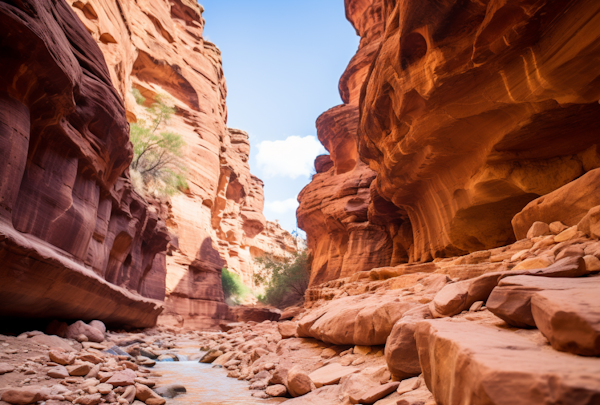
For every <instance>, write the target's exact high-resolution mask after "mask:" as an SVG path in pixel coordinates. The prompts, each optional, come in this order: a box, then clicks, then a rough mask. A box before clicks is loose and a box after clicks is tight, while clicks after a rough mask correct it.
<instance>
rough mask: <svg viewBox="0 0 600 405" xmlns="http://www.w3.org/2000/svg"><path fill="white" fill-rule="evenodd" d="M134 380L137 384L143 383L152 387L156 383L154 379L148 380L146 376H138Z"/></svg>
mask: <svg viewBox="0 0 600 405" xmlns="http://www.w3.org/2000/svg"><path fill="white" fill-rule="evenodd" d="M134 381H135V382H136V383H138V384H144V385H145V386H148V387H150V388H152V387H154V386H155V385H156V383H155V382H154V381H152V380H149V379H147V378H140V377H138V378H136V379H135V380H134Z"/></svg>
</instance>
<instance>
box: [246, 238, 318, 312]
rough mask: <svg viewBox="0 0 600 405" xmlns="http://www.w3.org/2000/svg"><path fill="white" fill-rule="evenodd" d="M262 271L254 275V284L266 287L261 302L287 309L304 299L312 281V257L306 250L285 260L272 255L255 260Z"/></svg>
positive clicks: (260, 298)
mask: <svg viewBox="0 0 600 405" xmlns="http://www.w3.org/2000/svg"><path fill="white" fill-rule="evenodd" d="M255 261H256V263H257V264H258V267H259V268H260V270H258V271H256V272H255V273H254V283H255V284H257V285H266V288H265V294H264V296H261V297H259V300H260V301H261V302H263V303H265V304H269V305H274V306H276V307H282V308H283V307H286V306H289V305H292V304H295V303H297V302H298V301H301V300H302V299H304V292H305V291H306V289H307V288H308V282H309V279H310V262H311V260H310V256H309V255H308V252H307V251H306V250H303V251H301V252H297V253H294V254H293V255H292V256H291V257H289V258H287V259H285V260H283V261H282V260H280V259H279V260H278V259H276V258H274V257H273V256H270V255H265V256H261V257H258V258H256V259H255Z"/></svg>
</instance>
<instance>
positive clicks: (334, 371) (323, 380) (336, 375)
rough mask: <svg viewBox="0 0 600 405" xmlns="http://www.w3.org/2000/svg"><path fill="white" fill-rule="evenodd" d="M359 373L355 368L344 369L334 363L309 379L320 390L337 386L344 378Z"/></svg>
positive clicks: (314, 373)
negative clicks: (327, 386) (324, 387)
mask: <svg viewBox="0 0 600 405" xmlns="http://www.w3.org/2000/svg"><path fill="white" fill-rule="evenodd" d="M359 371H360V370H359V369H358V368H355V367H344V366H342V365H340V364H337V363H332V364H329V365H327V366H325V367H321V368H319V369H317V370H315V371H313V372H312V373H310V374H309V375H308V377H309V378H310V379H311V381H312V382H313V383H314V384H315V387H317V388H320V387H322V386H324V385H332V384H337V383H339V382H340V380H341V379H342V378H343V377H345V376H347V375H350V374H354V373H357V372H359ZM288 379H289V376H288Z"/></svg>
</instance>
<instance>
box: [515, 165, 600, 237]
mask: <svg viewBox="0 0 600 405" xmlns="http://www.w3.org/2000/svg"><path fill="white" fill-rule="evenodd" d="M599 191H600V169H595V170H591V171H589V172H588V173H586V174H584V175H583V176H581V177H580V178H578V179H577V180H574V181H572V182H570V183H568V184H566V185H564V186H562V187H560V188H559V189H557V190H554V191H553V192H551V193H548V194H546V195H544V196H542V197H540V198H538V199H535V200H533V201H531V202H530V203H529V204H527V205H526V206H525V208H523V210H521V212H519V213H518V214H517V215H515V217H514V218H513V220H512V225H513V229H514V231H515V235H517V239H522V238H525V237H526V236H527V231H528V230H529V229H530V228H531V226H532V225H533V224H534V223H535V222H536V221H541V222H545V223H547V224H550V223H552V222H555V221H560V222H562V223H563V224H565V225H567V226H574V225H577V223H578V222H579V221H581V220H582V219H583V217H585V216H586V214H587V213H588V212H589V211H590V209H592V208H593V207H596V206H598V205H600V192H599Z"/></svg>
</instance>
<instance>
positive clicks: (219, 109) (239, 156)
mask: <svg viewBox="0 0 600 405" xmlns="http://www.w3.org/2000/svg"><path fill="white" fill-rule="evenodd" d="M68 2H69V3H70V4H71V5H72V7H73V10H74V11H75V12H76V13H77V15H78V16H79V18H80V19H81V21H82V22H83V24H84V25H85V27H86V28H87V30H88V31H89V33H90V34H91V35H92V37H93V38H94V39H95V40H96V42H97V43H98V45H99V46H100V49H101V50H102V52H103V53H104V55H105V57H106V60H107V63H108V66H109V71H110V77H111V80H112V82H113V83H114V85H115V87H116V88H117V89H118V91H119V95H120V96H121V97H122V98H123V99H124V100H125V107H126V109H127V118H128V120H129V121H130V122H135V121H136V120H137V119H138V118H140V117H143V114H144V108H145V107H147V106H148V105H150V104H151V103H152V102H153V101H154V100H155V97H156V95H158V94H161V95H166V96H167V98H168V101H169V102H170V103H171V104H173V105H174V107H175V109H176V112H175V114H174V115H173V116H172V118H171V119H170V121H169V122H168V130H169V131H171V132H174V133H177V134H180V135H181V136H182V138H183V140H184V141H185V143H186V146H185V148H184V149H185V152H184V157H183V161H184V164H185V166H186V168H187V173H186V175H187V182H188V185H189V189H187V190H185V193H184V194H179V195H177V196H174V197H173V198H171V199H170V200H169V201H166V202H165V201H163V202H162V203H159V204H157V205H158V206H159V210H160V211H161V212H162V213H164V215H165V216H166V217H167V218H168V219H167V225H168V228H169V231H170V232H171V233H172V234H173V241H172V243H171V246H170V248H169V250H168V254H167V257H166V260H167V269H168V273H167V282H166V290H167V298H166V305H167V311H166V314H167V316H166V317H164V318H161V319H162V321H164V322H165V323H168V324H176V325H180V326H181V325H185V326H189V327H214V326H216V325H217V324H218V322H219V320H222V319H225V318H227V317H228V316H229V313H228V308H227V305H226V304H225V302H224V298H223V291H222V288H221V281H220V275H221V269H222V268H224V267H227V268H228V269H230V270H232V271H234V272H236V273H238V274H240V275H241V276H242V279H243V280H244V281H245V282H246V283H248V284H250V283H251V279H252V274H253V271H254V258H255V257H257V256H261V255H263V254H264V253H270V254H273V255H275V256H277V257H284V256H286V255H288V254H290V252H293V251H295V250H296V246H295V240H294V238H293V237H292V236H291V235H290V234H288V233H287V232H285V231H284V230H282V229H281V228H280V227H279V226H277V225H276V224H274V223H269V222H267V221H266V220H265V217H264V216H263V214H262V211H263V205H264V194H263V183H262V181H261V180H260V179H258V178H257V177H255V176H253V175H252V174H251V173H250V169H249V165H248V156H249V151H250V143H249V141H248V134H246V133H245V132H243V131H239V130H235V129H230V128H228V127H227V105H226V95H227V88H226V82H225V77H224V75H223V68H222V61H221V53H220V51H219V49H218V48H217V47H216V46H215V45H214V44H212V43H210V42H209V41H206V40H205V39H204V38H203V36H202V35H203V29H204V19H203V17H202V12H203V8H202V6H200V5H199V4H198V3H197V2H196V1H193V0H172V1H138V2H132V1H122V2H113V1H105V0H89V1H72V0H68ZM132 89H137V90H139V91H140V93H141V94H142V95H143V96H144V97H145V98H146V101H145V104H144V105H138V104H136V101H135V99H134V98H133V96H132V94H131V90H132Z"/></svg>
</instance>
